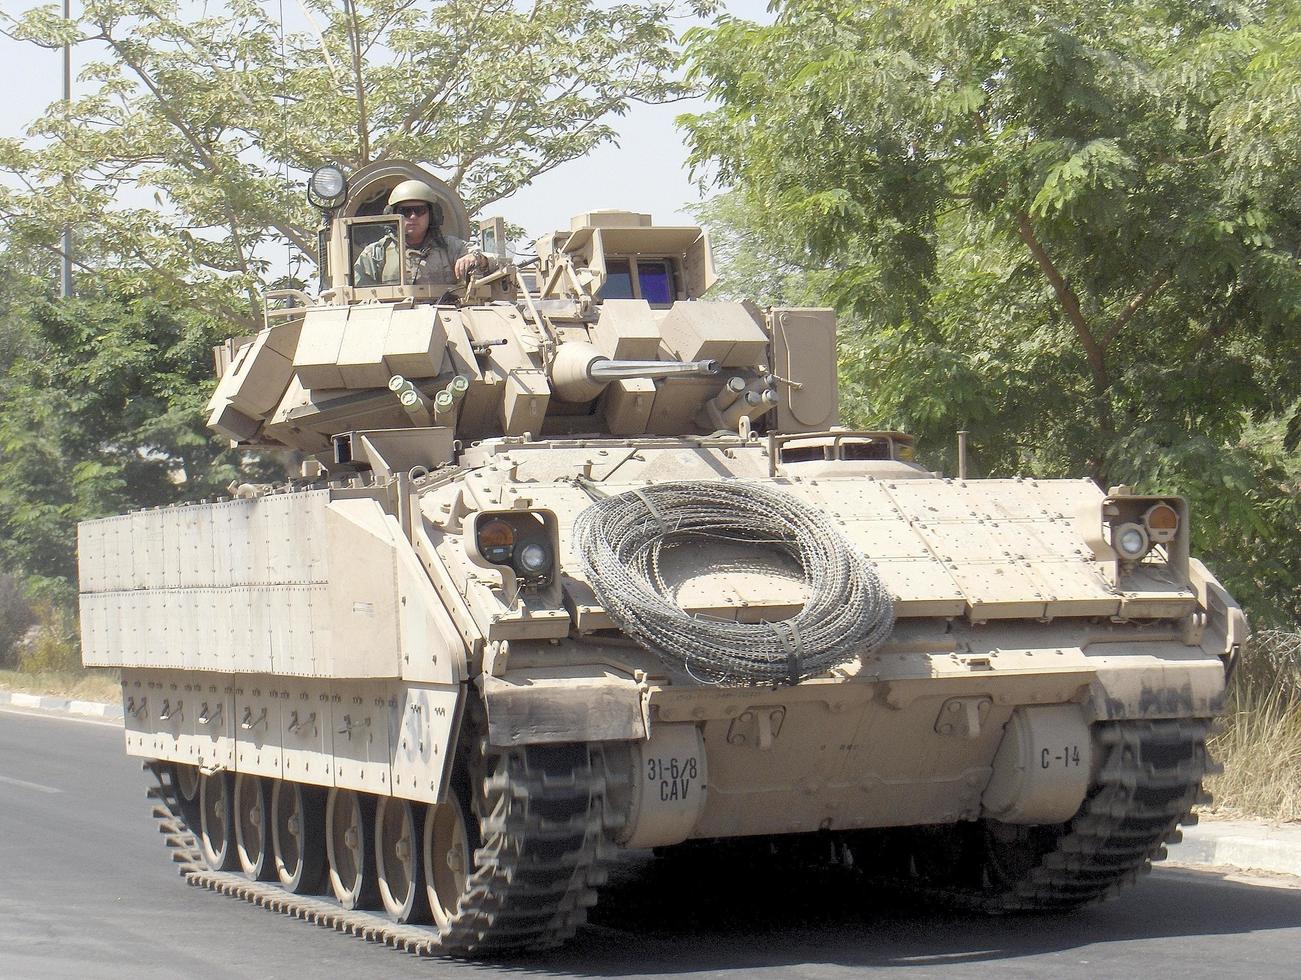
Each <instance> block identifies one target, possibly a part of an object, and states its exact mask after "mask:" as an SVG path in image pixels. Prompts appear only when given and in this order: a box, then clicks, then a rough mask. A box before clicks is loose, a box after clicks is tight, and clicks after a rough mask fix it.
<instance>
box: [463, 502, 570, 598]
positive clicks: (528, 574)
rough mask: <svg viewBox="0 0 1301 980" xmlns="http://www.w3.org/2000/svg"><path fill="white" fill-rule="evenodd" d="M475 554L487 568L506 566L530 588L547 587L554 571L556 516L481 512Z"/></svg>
mask: <svg viewBox="0 0 1301 980" xmlns="http://www.w3.org/2000/svg"><path fill="white" fill-rule="evenodd" d="M468 544H469V542H468V541H467V545H468ZM474 551H476V552H477V553H478V555H479V557H481V558H482V559H483V560H484V561H486V562H488V563H489V564H490V565H506V566H508V567H509V568H511V569H512V570H513V571H514V572H515V574H516V575H518V576H519V577H520V579H521V580H522V581H523V582H524V583H526V584H527V585H529V586H535V587H536V586H546V585H550V584H551V582H552V580H553V578H554V576H555V570H556V530H555V515H553V514H552V513H551V512H550V511H527V510H521V511H490V512H488V513H486V514H485V513H481V514H479V516H478V517H477V518H476V519H475V522H474Z"/></svg>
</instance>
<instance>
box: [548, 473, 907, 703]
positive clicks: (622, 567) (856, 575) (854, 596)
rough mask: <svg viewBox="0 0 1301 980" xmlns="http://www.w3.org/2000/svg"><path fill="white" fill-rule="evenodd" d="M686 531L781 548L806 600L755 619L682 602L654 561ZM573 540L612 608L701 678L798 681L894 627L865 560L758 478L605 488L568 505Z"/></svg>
mask: <svg viewBox="0 0 1301 980" xmlns="http://www.w3.org/2000/svg"><path fill="white" fill-rule="evenodd" d="M691 538H696V539H706V540H708V539H715V540H720V541H728V542H733V543H743V544H749V545H757V546H762V547H771V548H774V549H777V550H779V551H781V552H784V553H785V554H787V555H789V556H790V557H791V559H793V560H794V561H795V562H796V563H797V564H798V565H799V567H800V569H801V571H802V573H803V579H804V589H805V594H806V596H807V599H806V602H805V604H804V607H803V608H802V609H801V610H800V611H799V612H798V613H797V614H796V615H794V616H792V617H791V618H789V619H782V620H776V621H773V622H760V623H741V622H734V621H731V620H723V619H717V618H713V617H708V616H703V615H692V614H690V613H688V612H686V611H685V610H684V609H683V608H682V607H681V606H680V605H679V604H678V602H677V601H676V600H675V598H674V597H673V595H672V591H671V589H670V588H669V587H668V586H667V585H666V583H665V582H664V579H663V577H662V575H661V574H660V570H659V562H660V556H661V553H662V552H663V551H664V550H665V549H666V548H670V547H674V546H677V545H681V544H684V543H686V542H687V541H688V540H689V539H691ZM572 543H573V549H574V553H575V555H576V556H577V558H578V561H579V564H580V565H581V567H582V569H583V573H584V575H585V576H586V578H587V580H588V581H589V582H590V583H591V585H592V588H593V590H594V591H595V592H596V595H597V598H598V599H600V601H601V603H602V605H604V606H605V609H606V612H607V613H608V614H609V616H610V618H611V619H612V620H614V622H615V623H616V624H617V625H618V626H619V627H620V628H622V629H623V630H624V632H625V633H627V634H628V635H629V636H631V637H632V638H634V639H635V640H637V641H638V642H639V643H641V644H642V645H643V646H645V647H647V648H648V649H650V650H653V651H655V652H656V653H658V654H659V655H660V656H661V657H663V658H665V659H666V660H668V661H669V662H670V663H676V664H678V665H680V666H681V667H683V668H684V669H685V670H686V671H688V672H689V673H690V674H691V676H693V677H695V678H697V679H698V680H701V681H704V682H706V683H711V684H718V685H725V686H761V685H777V684H797V683H799V682H800V681H802V680H805V679H807V678H809V677H815V676H817V675H819V674H824V673H826V672H827V671H828V670H830V669H831V668H833V667H836V666H839V665H841V664H844V663H847V662H848V661H850V660H852V659H854V658H855V657H859V656H865V655H867V654H868V653H870V652H872V651H873V650H875V649H876V648H877V647H878V646H880V645H881V644H882V643H883V642H884V641H885V640H886V638H887V637H888V636H889V635H890V633H891V631H892V630H893V628H894V603H893V602H892V600H891V598H890V595H889V593H888V592H886V590H885V587H884V586H883V585H882V584H881V580H880V578H879V577H878V575H877V573H876V570H875V569H874V568H873V567H872V564H871V562H869V561H868V559H867V558H866V557H865V556H864V555H863V554H862V553H861V552H859V551H858V550H857V549H856V548H854V546H853V545H851V544H850V543H849V541H848V540H847V539H846V538H845V536H844V535H843V534H842V533H841V531H840V529H839V528H838V527H836V525H835V524H834V523H833V522H832V521H831V520H830V519H829V518H828V517H827V516H826V515H825V514H822V513H820V512H819V511H818V510H816V509H814V508H813V507H810V506H809V505H807V504H805V503H804V502H803V501H801V500H799V499H798V498H796V497H795V496H793V495H791V494H789V493H786V492H784V491H781V490H778V489H776V488H775V487H771V486H768V485H766V484H752V483H741V482H732V481H704V480H700V481H679V482H673V483H661V484H658V485H655V486H648V487H645V488H643V489H638V490H631V491H628V492H626V493H621V494H618V495H615V496H609V497H605V498H604V499H599V500H597V501H596V502H595V503H593V504H592V505H591V506H590V507H588V508H587V509H586V510H584V511H583V512H582V513H581V514H579V515H578V519H577V520H576V521H575V523H574V531H573V542H572Z"/></svg>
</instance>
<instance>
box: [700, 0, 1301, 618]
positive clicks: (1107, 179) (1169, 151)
mask: <svg viewBox="0 0 1301 980" xmlns="http://www.w3.org/2000/svg"><path fill="white" fill-rule="evenodd" d="M776 10H777V18H776V22H775V23H774V24H772V25H770V26H756V25H753V24H748V23H743V22H739V21H735V20H723V21H721V22H720V23H718V24H717V25H715V26H714V27H712V28H710V29H705V30H698V31H695V32H692V33H691V34H689V35H688V38H687V42H688V64H689V70H690V76H689V77H690V78H691V79H692V80H693V81H695V82H697V83H699V84H701V85H703V86H704V87H705V88H706V89H707V90H708V92H709V93H710V94H711V95H712V96H713V98H714V100H715V102H716V108H715V109H714V110H712V111H710V112H708V113H704V114H701V115H696V116H688V117H684V118H683V120H682V122H683V124H684V125H685V127H686V130H687V133H688V138H689V140H690V142H691V145H692V147H693V160H694V163H695V165H696V166H697V167H698V168H699V170H700V172H702V173H704V174H706V175H707V176H709V177H710V178H711V179H713V180H715V181H716V182H718V183H719V184H721V185H722V186H724V187H730V188H732V190H731V193H730V194H729V195H728V196H727V199H728V200H729V202H730V203H728V204H727V205H725V206H723V205H720V207H722V208H723V209H724V211H726V212H728V213H726V214H724V216H723V217H724V223H727V222H728V221H729V219H730V223H731V224H732V225H734V226H736V227H738V228H740V229H743V230H742V231H741V232H737V233H736V234H737V235H738V236H740V238H745V236H749V237H748V239H746V240H748V242H749V244H750V245H751V246H752V247H753V249H752V254H757V255H760V256H762V258H761V259H760V260H759V261H755V260H754V259H753V258H749V259H747V260H746V261H747V262H749V264H750V266H751V267H753V268H759V269H761V268H763V266H764V262H765V261H766V262H767V263H768V264H769V265H768V267H769V268H770V269H771V270H775V273H774V274H775V275H777V277H778V279H779V280H780V282H781V289H782V290H784V291H785V294H787V295H792V294H797V293H798V291H799V290H800V289H804V290H806V291H809V292H810V293H811V295H812V296H813V298H814V299H815V300H818V301H821V302H833V303H834V304H835V305H836V306H837V307H838V308H839V309H840V310H841V312H842V313H843V314H846V315H847V318H848V320H849V323H850V324H851V327H853V328H856V329H855V330H854V332H852V334H851V336H849V337H848V338H847V339H846V340H845V342H844V344H843V347H842V377H843V380H844V384H845V388H846V390H847V392H848V393H849V394H850V396H851V397H850V399H848V401H849V405H848V408H849V411H848V412H847V413H846V414H847V415H848V416H850V417H851V419H852V420H853V421H857V422H863V423H871V424H876V425H889V426H900V427H903V428H905V429H908V430H909V431H912V432H914V433H916V434H917V435H918V436H919V437H920V438H921V439H922V442H923V446H924V447H925V446H929V447H930V457H931V460H932V463H933V464H939V465H947V466H951V460H950V459H949V458H948V457H949V453H950V450H949V448H948V447H949V446H951V444H952V441H953V432H954V431H955V430H957V429H967V430H969V431H970V432H971V433H972V445H973V458H974V461H975V463H976V465H977V466H978V467H980V468H982V469H983V470H984V471H985V472H987V473H989V474H1011V473H1026V474H1035V475H1060V476H1064V475H1081V474H1084V473H1087V474H1089V475H1091V476H1093V477H1094V478H1096V479H1097V480H1098V481H1099V482H1100V483H1102V484H1103V485H1107V484H1110V483H1121V482H1124V483H1131V484H1135V485H1137V486H1139V487H1141V488H1143V489H1145V490H1153V491H1167V490H1179V491H1181V492H1183V493H1185V494H1186V495H1188V496H1189V497H1190V499H1191V500H1192V503H1193V513H1194V516H1195V520H1196V525H1195V533H1196V535H1197V538H1198V540H1197V542H1196V544H1197V546H1198V548H1199V549H1200V550H1201V551H1202V552H1203V553H1204V554H1205V553H1209V554H1210V555H1211V558H1212V560H1213V564H1214V565H1215V567H1216V568H1217V570H1219V571H1221V572H1222V573H1223V574H1224V577H1225V578H1226V579H1227V580H1228V582H1229V583H1230V584H1231V586H1232V587H1233V589H1234V590H1236V592H1237V593H1238V595H1239V598H1241V599H1243V600H1244V601H1245V602H1247V603H1248V604H1249V605H1250V608H1251V610H1252V612H1253V614H1254V615H1255V617H1256V619H1257V621H1262V620H1264V621H1268V620H1269V619H1271V618H1277V619H1279V620H1283V621H1289V620H1290V621H1293V622H1295V621H1296V620H1297V619H1298V618H1301V590H1299V589H1298V585H1297V582H1296V571H1295V570H1296V568H1298V567H1301V535H1299V534H1298V533H1297V532H1298V528H1301V494H1299V493H1298V487H1299V486H1301V483H1299V481H1298V473H1297V469H1298V467H1297V457H1296V450H1297V443H1298V441H1301V265H1299V264H1298V254H1299V253H1301V192H1299V191H1298V182H1297V180H1296V175H1297V174H1298V173H1299V172H1301V4H1298V3H1297V2H1296V0H1286V2H1271V3H1266V2H1263V0H1249V2H1243V3H1236V4H1221V3H1215V2H1210V0H1206V2H1202V0H1195V2H1187V0H1125V2H1119V3H1117V2H1110V0H1105V2H1104V0H1054V2H1050V3H1042V2H1036V3H1029V2H1022V0H995V2H992V3H991V2H989V0H982V2H975V0H946V2H941V3H936V2H931V0H927V2H923V0H872V2H866V3H864V2H860V0H854V2H850V0H829V2H828V0H817V2H814V0H792V2H786V3H779V4H778V5H777V8H776Z"/></svg>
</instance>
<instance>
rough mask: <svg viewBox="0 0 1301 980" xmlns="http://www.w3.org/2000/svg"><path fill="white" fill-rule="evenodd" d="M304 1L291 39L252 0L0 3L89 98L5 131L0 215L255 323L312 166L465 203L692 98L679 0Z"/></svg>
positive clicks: (108, 270) (103, 273) (309, 241)
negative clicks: (406, 162)
mask: <svg viewBox="0 0 1301 980" xmlns="http://www.w3.org/2000/svg"><path fill="white" fill-rule="evenodd" d="M711 5H712V3H711V0H688V3H687V6H688V7H689V9H692V10H696V11H698V12H699V11H703V10H707V9H709V8H710V7H711ZM286 6H288V5H286ZM297 7H298V9H299V11H300V14H299V16H301V17H303V18H305V19H306V21H307V22H308V25H309V26H308V29H306V30H303V31H292V30H291V31H289V32H288V33H287V34H286V35H284V36H282V26H281V24H280V23H279V22H278V20H277V19H276V11H277V8H276V7H275V5H273V4H266V3H261V2H255V0H231V2H229V3H225V4H221V5H220V6H219V8H214V9H213V11H212V12H211V13H209V11H208V8H207V6H206V5H195V4H192V3H185V2H181V0H84V2H79V3H77V4H74V5H73V9H74V14H75V18H74V23H72V24H71V25H69V24H67V23H65V22H64V21H63V20H62V19H61V17H60V16H59V14H58V8H57V7H56V6H55V5H53V4H50V5H48V6H44V7H38V8H36V9H35V10H32V11H30V12H28V13H26V14H24V15H22V16H18V17H14V16H10V15H5V14H2V13H0V29H6V30H7V31H8V32H9V33H11V34H12V35H14V36H16V37H19V38H23V39H26V40H29V41H30V42H32V43H33V44H37V45H41V46H45V47H50V48H54V47H57V46H59V45H61V44H63V43H64V42H65V41H71V42H73V45H74V48H73V51H74V57H76V58H77V59H78V61H79V63H80V64H81V65H83V67H82V68H81V71H80V76H79V78H80V84H79V85H78V88H79V90H80V91H81V92H82V93H85V94H82V95H79V96H78V97H77V98H76V99H75V100H74V101H73V103H72V105H71V106H70V107H68V108H66V109H65V107H64V106H63V104H62V103H61V102H60V103H55V104H53V105H51V106H50V107H49V108H48V109H47V110H46V112H45V114H44V115H43V116H42V117H41V118H39V119H37V120H36V121H35V122H34V123H33V124H32V126H31V129H30V131H29V132H30V134H31V137H32V139H30V140H27V141H22V140H0V173H3V172H8V173H11V174H14V175H16V176H18V177H19V178H21V185H20V184H19V183H18V182H14V186H25V187H26V188H30V190H15V189H9V188H6V187H5V185H4V184H0V222H4V223H5V224H6V225H7V226H8V229H9V232H10V234H11V235H12V236H14V237H15V238H16V239H21V240H22V241H24V242H26V243H28V244H29V245H30V246H32V247H36V248H44V249H47V250H48V249H53V248H54V247H55V245H56V241H55V239H56V238H57V234H58V229H59V226H60V225H61V224H62V222H63V221H65V220H66V221H68V222H70V223H71V224H72V226H73V229H74V234H75V235H76V240H77V256H78V261H79V262H80V263H81V266H82V276H81V278H82V279H83V280H89V279H92V278H97V279H100V280H103V279H106V278H107V279H109V280H111V281H112V282H114V283H115V284H117V285H118V286H119V287H121V288H124V289H128V290H130V289H139V288H141V286H142V285H147V286H148V288H149V289H151V290H153V291H155V292H161V293H165V294H168V295H171V296H172V297H174V298H176V299H178V300H179V299H184V300H185V301H186V302H188V303H190V304H191V305H193V304H196V303H197V304H200V305H203V306H205V307H206V308H207V309H209V310H211V311H212V312H213V313H215V314H217V315H219V316H222V317H224V318H228V319H230V320H232V321H235V322H236V323H242V325H243V326H244V327H248V326H249V325H251V324H254V323H256V320H257V316H258V303H257V288H258V287H259V286H261V285H263V283H264V279H265V276H266V274H267V271H268V269H267V255H268V249H269V248H270V247H271V246H272V245H277V246H280V247H283V243H284V242H286V241H287V242H289V243H290V244H291V245H292V246H293V247H294V248H295V249H297V251H298V252H300V253H301V254H302V255H304V256H306V257H308V259H309V260H311V261H315V258H316V242H315V235H314V233H313V231H312V229H313V228H314V226H315V215H314V214H313V213H312V212H311V210H310V209H309V207H308V205H307V203H306V201H305V200H304V197H303V178H304V177H305V174H306V173H307V172H310V171H311V170H312V169H314V168H315V167H317V166H320V165H321V164H323V163H326V162H329V161H336V162H339V163H341V164H343V165H344V166H345V167H346V168H349V169H355V168H357V167H360V166H362V165H364V164H366V163H370V162H374V161H379V160H384V159H386V158H394V157H399V158H409V159H414V160H419V161H427V162H429V163H431V164H433V165H434V166H435V167H437V168H439V170H440V171H441V172H442V173H444V174H446V175H447V178H448V180H449V182H450V183H451V184H452V185H453V186H454V187H456V188H458V189H459V191H460V192H461V194H462V196H463V197H464V198H465V199H466V202H467V204H468V205H469V207H470V210H471V211H472V212H473V211H476V210H478V209H479V208H482V207H484V206H485V205H487V204H489V203H491V202H493V201H496V200H498V199H500V198H502V197H505V196H506V195H508V194H510V193H511V192H512V191H514V190H516V189H518V188H520V187H522V186H524V185H526V184H528V183H529V182H530V181H531V180H533V179H534V178H535V177H537V176H538V175H540V174H542V173H545V172H546V171H548V170H550V169H552V168H553V167H555V166H557V165H559V164H561V163H563V162H565V161H567V160H572V159H574V158H576V157H580V156H582V155H584V154H585V153H587V152H588V151H589V150H591V149H592V148H593V147H595V146H597V145H599V144H601V143H605V142H609V141H610V140H612V139H613V138H614V135H615V134H614V130H613V128H612V127H611V126H610V123H609V119H610V117H611V115H612V114H620V113H622V112H624V111H626V109H627V108H628V106H629V104H630V103H632V102H636V101H640V102H665V101H671V100H673V99H675V98H677V97H679V96H680V95H682V93H683V92H684V90H685V89H684V86H683V85H682V83H681V82H680V81H679V80H678V79H676V78H675V72H674V68H675V59H676V52H675V48H674V34H673V25H672V19H673V15H674V13H675V12H676V10H677V7H676V6H675V0H633V2H625V3H616V4H612V5H607V4H604V3H596V2H595V0H534V2H532V3H528V4H517V3H515V2H514V0H441V2H439V3H437V4H423V3H422V4H418V3H413V2H412V0H351V2H343V3H340V2H339V0H304V2H303V3H301V4H299V5H297ZM300 22H301V21H300ZM87 59H92V60H90V61H89V63H88V64H87V63H86V61H87ZM288 176H292V177H293V180H290V179H287V177H288ZM124 191H127V192H130V193H129V194H126V195H124V194H123V192H124ZM142 197H144V198H146V200H144V201H142V200H141V198H142Z"/></svg>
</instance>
